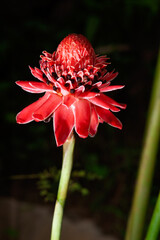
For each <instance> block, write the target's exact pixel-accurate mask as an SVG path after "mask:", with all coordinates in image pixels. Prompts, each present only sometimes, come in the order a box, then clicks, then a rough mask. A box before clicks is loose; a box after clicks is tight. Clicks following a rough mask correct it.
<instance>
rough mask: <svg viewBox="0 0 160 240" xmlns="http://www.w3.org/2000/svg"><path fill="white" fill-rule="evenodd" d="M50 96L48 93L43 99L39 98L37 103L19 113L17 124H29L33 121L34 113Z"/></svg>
mask: <svg viewBox="0 0 160 240" xmlns="http://www.w3.org/2000/svg"><path fill="white" fill-rule="evenodd" d="M49 96H50V94H49V93H46V94H45V95H44V96H43V97H41V98H39V99H38V100H37V101H36V102H34V103H32V104H30V105H29V106H27V107H26V108H24V109H23V110H22V111H21V112H19V113H18V114H17V116H16V121H17V123H21V124H23V123H28V122H31V121H33V120H34V119H33V116H32V115H33V113H34V111H35V110H36V109H37V108H39V107H40V106H41V105H42V104H43V103H44V102H45V101H46V100H47V98H48V97H49Z"/></svg>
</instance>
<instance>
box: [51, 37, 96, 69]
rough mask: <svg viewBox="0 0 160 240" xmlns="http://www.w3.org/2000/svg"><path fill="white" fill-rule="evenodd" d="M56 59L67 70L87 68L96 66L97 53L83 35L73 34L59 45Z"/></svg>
mask: <svg viewBox="0 0 160 240" xmlns="http://www.w3.org/2000/svg"><path fill="white" fill-rule="evenodd" d="M55 59H56V61H57V63H59V64H61V65H63V66H64V67H65V68H67V67H68V68H69V67H74V68H75V69H76V70H77V69H82V68H85V67H86V66H87V65H94V61H95V52H94V49H93V48H92V46H91V44H90V42H89V41H88V40H87V38H85V37H84V36H83V35H81V34H71V35H69V36H67V37H66V38H64V39H63V40H62V41H61V43H60V44H59V46H58V48H57V51H56V56H55Z"/></svg>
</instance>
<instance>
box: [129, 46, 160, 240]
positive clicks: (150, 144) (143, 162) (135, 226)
mask: <svg viewBox="0 0 160 240" xmlns="http://www.w3.org/2000/svg"><path fill="white" fill-rule="evenodd" d="M159 136H160V50H159V55H158V61H157V66H156V72H155V78H154V83H153V89H152V94H151V100H150V106H149V112H148V118H147V125H146V132H145V138H144V145H143V149H142V154H141V159H140V166H139V172H138V176H137V182H136V187H135V193H134V198H133V203H132V207H131V212H130V216H129V221H128V226H127V231H126V238H125V239H126V240H135V239H136V240H141V239H142V235H143V228H144V223H145V216H146V210H147V205H148V200H149V195H150V189H151V185H152V179H153V173H154V168H155V163H156V155H157V152H158V142H159Z"/></svg>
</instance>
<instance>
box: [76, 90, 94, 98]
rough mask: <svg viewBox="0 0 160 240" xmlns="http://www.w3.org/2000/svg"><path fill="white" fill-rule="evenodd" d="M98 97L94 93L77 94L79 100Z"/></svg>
mask: <svg viewBox="0 0 160 240" xmlns="http://www.w3.org/2000/svg"><path fill="white" fill-rule="evenodd" d="M97 95H99V93H95V92H89V91H88V92H83V93H80V94H78V95H77V96H78V97H79V98H84V99H89V98H94V97H95V96H97Z"/></svg>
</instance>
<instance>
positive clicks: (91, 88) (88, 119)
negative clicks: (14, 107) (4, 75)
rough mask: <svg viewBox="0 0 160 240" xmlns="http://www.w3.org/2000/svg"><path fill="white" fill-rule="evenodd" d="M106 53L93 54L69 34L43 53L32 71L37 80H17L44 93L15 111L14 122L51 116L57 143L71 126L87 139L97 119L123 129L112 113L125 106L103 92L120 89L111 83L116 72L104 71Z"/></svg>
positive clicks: (81, 38)
mask: <svg viewBox="0 0 160 240" xmlns="http://www.w3.org/2000/svg"><path fill="white" fill-rule="evenodd" d="M106 60H107V58H106V57H105V56H96V55H95V52H94V50H93V48H92V46H91V44H90V42H89V41H88V40H87V39H86V38H85V37H84V36H82V35H79V34H70V35H69V36H67V37H66V38H64V39H63V40H62V42H61V43H60V44H59V46H58V48H57V51H56V52H54V53H53V54H50V53H47V52H46V51H44V52H43V55H42V56H41V61H40V69H38V68H34V69H33V68H31V67H30V70H31V73H32V74H33V76H34V77H36V78H38V79H39V80H40V82H35V81H29V82H28V81H17V82H16V83H17V84H18V85H19V86H21V87H22V89H24V90H25V91H28V92H31V93H43V92H45V94H44V96H43V97H41V98H39V99H38V100H37V101H36V102H34V103H32V104H31V105H29V106H27V107H26V108H24V109H23V110H22V111H21V112H20V113H18V114H17V117H16V120H17V123H21V124H22V123H28V122H31V121H33V120H35V121H37V122H39V121H48V120H50V118H51V117H53V122H54V133H55V138H56V142H57V145H58V146H60V145H62V144H64V142H65V141H66V140H67V138H68V136H69V135H70V133H71V132H72V130H73V128H75V131H76V132H77V134H78V135H79V136H80V137H82V138H86V137H87V136H88V135H90V136H94V135H95V134H96V132H97V128H98V124H99V122H101V123H102V122H103V121H105V122H107V123H108V124H110V125H111V126H113V127H116V128H119V129H121V128H122V124H121V122H120V121H119V120H118V119H117V118H116V117H115V116H114V115H113V113H112V112H119V111H120V108H121V109H125V108H126V105H125V104H120V103H118V102H116V101H115V100H113V99H111V98H110V97H108V96H106V95H105V94H104V92H109V91H113V90H116V89H121V88H123V87H124V86H121V85H115V86H111V85H110V83H111V81H112V80H113V79H114V78H115V77H116V76H117V74H118V73H115V72H114V71H112V72H107V70H106V66H107V65H108V63H107V62H106Z"/></svg>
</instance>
